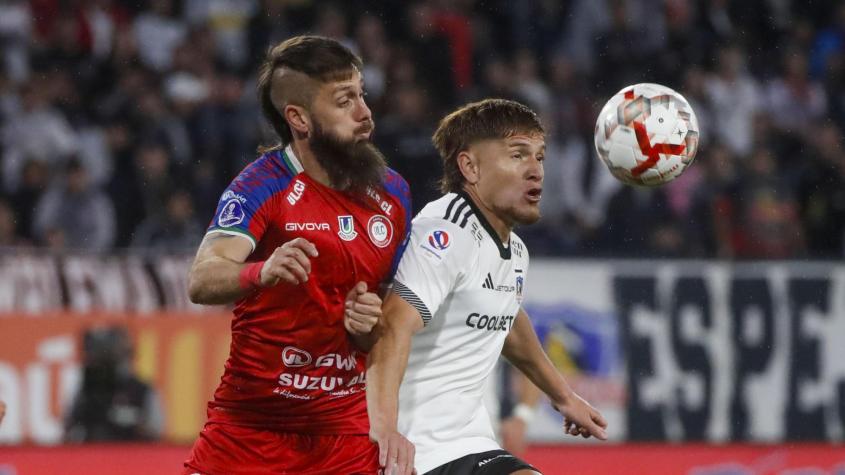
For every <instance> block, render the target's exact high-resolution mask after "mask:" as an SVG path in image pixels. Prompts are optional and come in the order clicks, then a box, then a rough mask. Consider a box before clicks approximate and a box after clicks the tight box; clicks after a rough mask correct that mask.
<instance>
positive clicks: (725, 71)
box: [705, 46, 761, 156]
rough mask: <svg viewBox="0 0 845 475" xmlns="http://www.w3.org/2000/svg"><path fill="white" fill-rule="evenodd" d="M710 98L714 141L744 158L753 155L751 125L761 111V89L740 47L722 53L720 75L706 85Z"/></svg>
mask: <svg viewBox="0 0 845 475" xmlns="http://www.w3.org/2000/svg"><path fill="white" fill-rule="evenodd" d="M705 87H706V89H707V95H708V99H709V101H710V103H711V104H712V108H713V111H715V113H717V114H718V120H716V121H715V123H714V124H713V128H712V130H713V132H714V135H715V136H716V137H715V138H716V139H718V140H719V141H721V142H722V143H724V144H726V145H727V146H728V147H730V148H731V151H732V152H734V153H736V154H738V155H740V156H744V155H747V154H748V153H750V152H751V137H752V121H753V117H754V114H755V113H756V112H757V111H758V110H759V109H760V107H761V104H760V101H761V99H760V92H759V86H758V85H757V83H756V82H755V81H754V79H753V78H752V77H751V76H750V75H749V74H748V72H747V70H746V69H745V60H744V52H743V51H742V50H741V49H740V48H739V47H738V46H726V47H724V48H722V49H721V50H719V62H718V71H717V72H716V74H714V75H712V76H711V77H710V78H709V79H708V80H707V82H706V85H705Z"/></svg>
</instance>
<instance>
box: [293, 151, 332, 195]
mask: <svg viewBox="0 0 845 475" xmlns="http://www.w3.org/2000/svg"><path fill="white" fill-rule="evenodd" d="M291 148H292V149H293V153H294V154H295V155H296V158H297V160H299V163H301V164H302V169H303V170H304V171H305V173H306V174H308V176H310V177H311V178H312V179H314V180H315V181H316V182H317V183H319V184H321V185H325V186H327V187H329V188H331V187H332V182H331V180H330V179H329V174H328V173H327V172H326V169H325V168H323V166H322V165H320V162H319V161H317V157H315V156H314V152H313V151H312V150H311V147H309V146H308V142H307V141H304V140H294V141H293V142H292V143H291Z"/></svg>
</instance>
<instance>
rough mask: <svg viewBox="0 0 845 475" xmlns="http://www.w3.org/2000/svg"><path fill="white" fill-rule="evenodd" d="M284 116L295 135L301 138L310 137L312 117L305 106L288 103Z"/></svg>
mask: <svg viewBox="0 0 845 475" xmlns="http://www.w3.org/2000/svg"><path fill="white" fill-rule="evenodd" d="M284 116H285V120H286V121H287V123H288V125H289V126H290V128H291V129H292V131H293V133H294V135H296V136H299V137H301V138H305V137H308V133H309V132H310V131H311V118H310V117H309V116H308V111H306V110H305V108H304V107H301V106H296V105H293V104H288V105H286V106H285V109H284Z"/></svg>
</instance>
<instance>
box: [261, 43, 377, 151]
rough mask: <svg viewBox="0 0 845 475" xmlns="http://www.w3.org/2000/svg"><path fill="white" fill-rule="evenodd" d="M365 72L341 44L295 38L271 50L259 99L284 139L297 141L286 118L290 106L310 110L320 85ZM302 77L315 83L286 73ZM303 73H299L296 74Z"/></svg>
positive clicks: (268, 119)
mask: <svg viewBox="0 0 845 475" xmlns="http://www.w3.org/2000/svg"><path fill="white" fill-rule="evenodd" d="M361 69H363V63H362V62H361V58H359V57H358V56H356V55H355V54H354V53H352V52H351V51H349V49H348V48H346V47H345V46H343V45H342V44H340V43H339V42H338V41H336V40H333V39H331V38H325V37H322V36H295V37H293V38H290V39H288V40H285V41H283V42H281V43H279V44H278V45H276V46H273V47H271V48H270V49H269V50H268V51H267V56H266V57H265V59H264V62H263V63H262V64H261V66H260V68H259V70H258V100H259V103H260V104H261V112H262V113H263V114H264V117H265V118H266V119H267V121H268V122H270V125H272V126H273V130H275V131H276V133H277V134H278V135H279V137H280V138H281V139H282V145H287V144H289V143H290V142H292V141H293V134H292V133H291V131H290V128H289V127H288V124H287V121H285V118H284V116H283V115H282V110H283V109H284V107H285V106H286V105H288V104H295V105H298V106H302V107H309V106H310V105H311V101H312V100H313V99H314V94H315V93H316V90H317V88H316V87H315V86H317V85H318V84H320V83H326V82H332V81H342V80H345V79H348V78H350V77H352V75H353V74H354V72H355V71H356V70H357V71H360V70H361ZM288 72H291V73H292V76H299V77H302V75H304V76H306V79H309V80H312V81H314V84H305V85H304V84H302V82H301V81H300V82H299V83H297V80H295V79H291V80H288V81H285V80H284V76H285V74H283V73H288ZM296 73H299V74H296Z"/></svg>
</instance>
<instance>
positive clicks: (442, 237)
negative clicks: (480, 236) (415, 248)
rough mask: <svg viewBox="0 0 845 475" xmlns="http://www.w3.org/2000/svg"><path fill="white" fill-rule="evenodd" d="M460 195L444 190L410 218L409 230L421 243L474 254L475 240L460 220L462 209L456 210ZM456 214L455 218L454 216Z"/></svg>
mask: <svg viewBox="0 0 845 475" xmlns="http://www.w3.org/2000/svg"><path fill="white" fill-rule="evenodd" d="M461 201H463V198H461V197H460V196H458V195H456V194H454V193H448V194H446V195H444V196H443V197H441V198H440V199H437V200H435V201H431V202H429V203H428V204H427V205H426V206H425V207H424V208H423V209H422V211H420V213H419V214H418V215H417V217H416V218H414V221H413V224H412V232H413V234H414V236H415V237H416V238H417V239H419V240H420V241H421V242H420V244H421V245H423V246H428V247H431V248H432V249H434V250H436V251H447V250H449V251H451V250H454V249H458V250H459V252H463V253H468V254H469V255H475V254H476V252H477V250H478V247H479V246H478V240H477V239H476V237H475V236H473V234H472V232H471V231H470V227H469V226H466V222H464V220H463V212H459V211H458V208H459V207H461ZM455 216H457V217H458V218H459V219H456V218H455Z"/></svg>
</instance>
